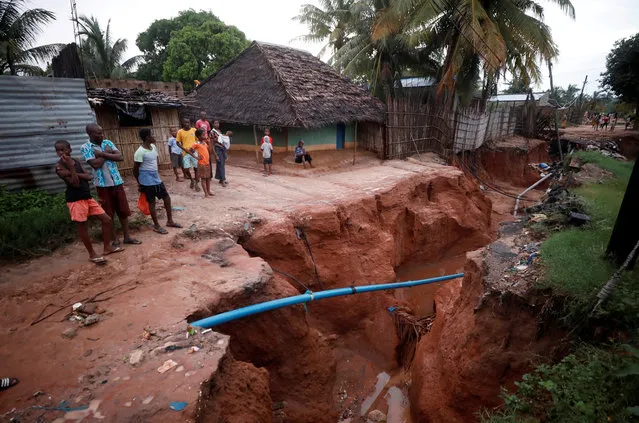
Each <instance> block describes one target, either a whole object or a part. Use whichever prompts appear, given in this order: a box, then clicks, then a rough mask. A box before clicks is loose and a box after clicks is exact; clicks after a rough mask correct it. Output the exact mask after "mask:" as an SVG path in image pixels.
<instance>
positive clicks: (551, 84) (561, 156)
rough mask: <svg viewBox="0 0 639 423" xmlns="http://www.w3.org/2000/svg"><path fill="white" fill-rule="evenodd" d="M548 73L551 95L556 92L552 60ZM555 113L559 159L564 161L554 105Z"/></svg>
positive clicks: (555, 111) (555, 110)
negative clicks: (553, 81)
mask: <svg viewBox="0 0 639 423" xmlns="http://www.w3.org/2000/svg"><path fill="white" fill-rule="evenodd" d="M548 73H549V75H550V95H551V96H552V95H553V94H554V93H555V86H554V85H553V83H552V62H551V61H550V60H549V61H548ZM553 115H554V117H555V134H556V135H557V147H558V148H559V159H561V161H562V162H563V161H564V153H563V151H561V141H559V120H558V118H557V107H553Z"/></svg>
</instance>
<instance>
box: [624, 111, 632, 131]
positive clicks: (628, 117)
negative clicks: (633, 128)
mask: <svg viewBox="0 0 639 423" xmlns="http://www.w3.org/2000/svg"><path fill="white" fill-rule="evenodd" d="M633 120H634V116H632V115H628V116H626V126H625V128H624V130H625V131H627V130H628V127H629V126H630V125H632V121H633Z"/></svg>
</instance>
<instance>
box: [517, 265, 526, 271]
mask: <svg viewBox="0 0 639 423" xmlns="http://www.w3.org/2000/svg"><path fill="white" fill-rule="evenodd" d="M526 269H528V265H526V264H518V265H517V266H515V270H518V271H522V270H526Z"/></svg>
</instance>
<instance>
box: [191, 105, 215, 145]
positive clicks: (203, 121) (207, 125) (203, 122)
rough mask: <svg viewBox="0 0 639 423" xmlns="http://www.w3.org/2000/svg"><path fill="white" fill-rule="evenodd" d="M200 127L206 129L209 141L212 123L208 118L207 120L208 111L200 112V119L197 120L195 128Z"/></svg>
mask: <svg viewBox="0 0 639 423" xmlns="http://www.w3.org/2000/svg"><path fill="white" fill-rule="evenodd" d="M200 128H202V129H203V130H204V133H205V134H206V141H207V142H208V139H209V132H211V124H210V123H209V121H208V120H206V112H205V111H204V110H202V111H201V112H200V119H198V121H197V122H195V129H200Z"/></svg>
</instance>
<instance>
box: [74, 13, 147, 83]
mask: <svg viewBox="0 0 639 423" xmlns="http://www.w3.org/2000/svg"><path fill="white" fill-rule="evenodd" d="M78 24H79V26H80V36H81V37H82V42H81V48H80V54H81V56H82V61H83V63H84V68H85V70H86V72H87V73H88V74H89V75H90V76H92V77H95V78H107V79H108V78H114V79H120V78H126V77H127V75H128V73H129V72H130V71H131V68H133V67H134V66H135V64H136V63H137V62H138V60H139V59H140V57H139V56H134V57H131V58H130V59H128V60H126V61H124V62H123V61H122V59H123V58H124V53H125V52H126V49H127V40H126V39H123V38H118V39H117V40H113V39H112V34H111V20H109V21H108V22H107V26H106V30H104V31H103V30H102V28H101V27H100V23H99V22H98V20H97V19H96V18H94V17H93V16H91V17H86V16H80V17H79V18H78Z"/></svg>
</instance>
